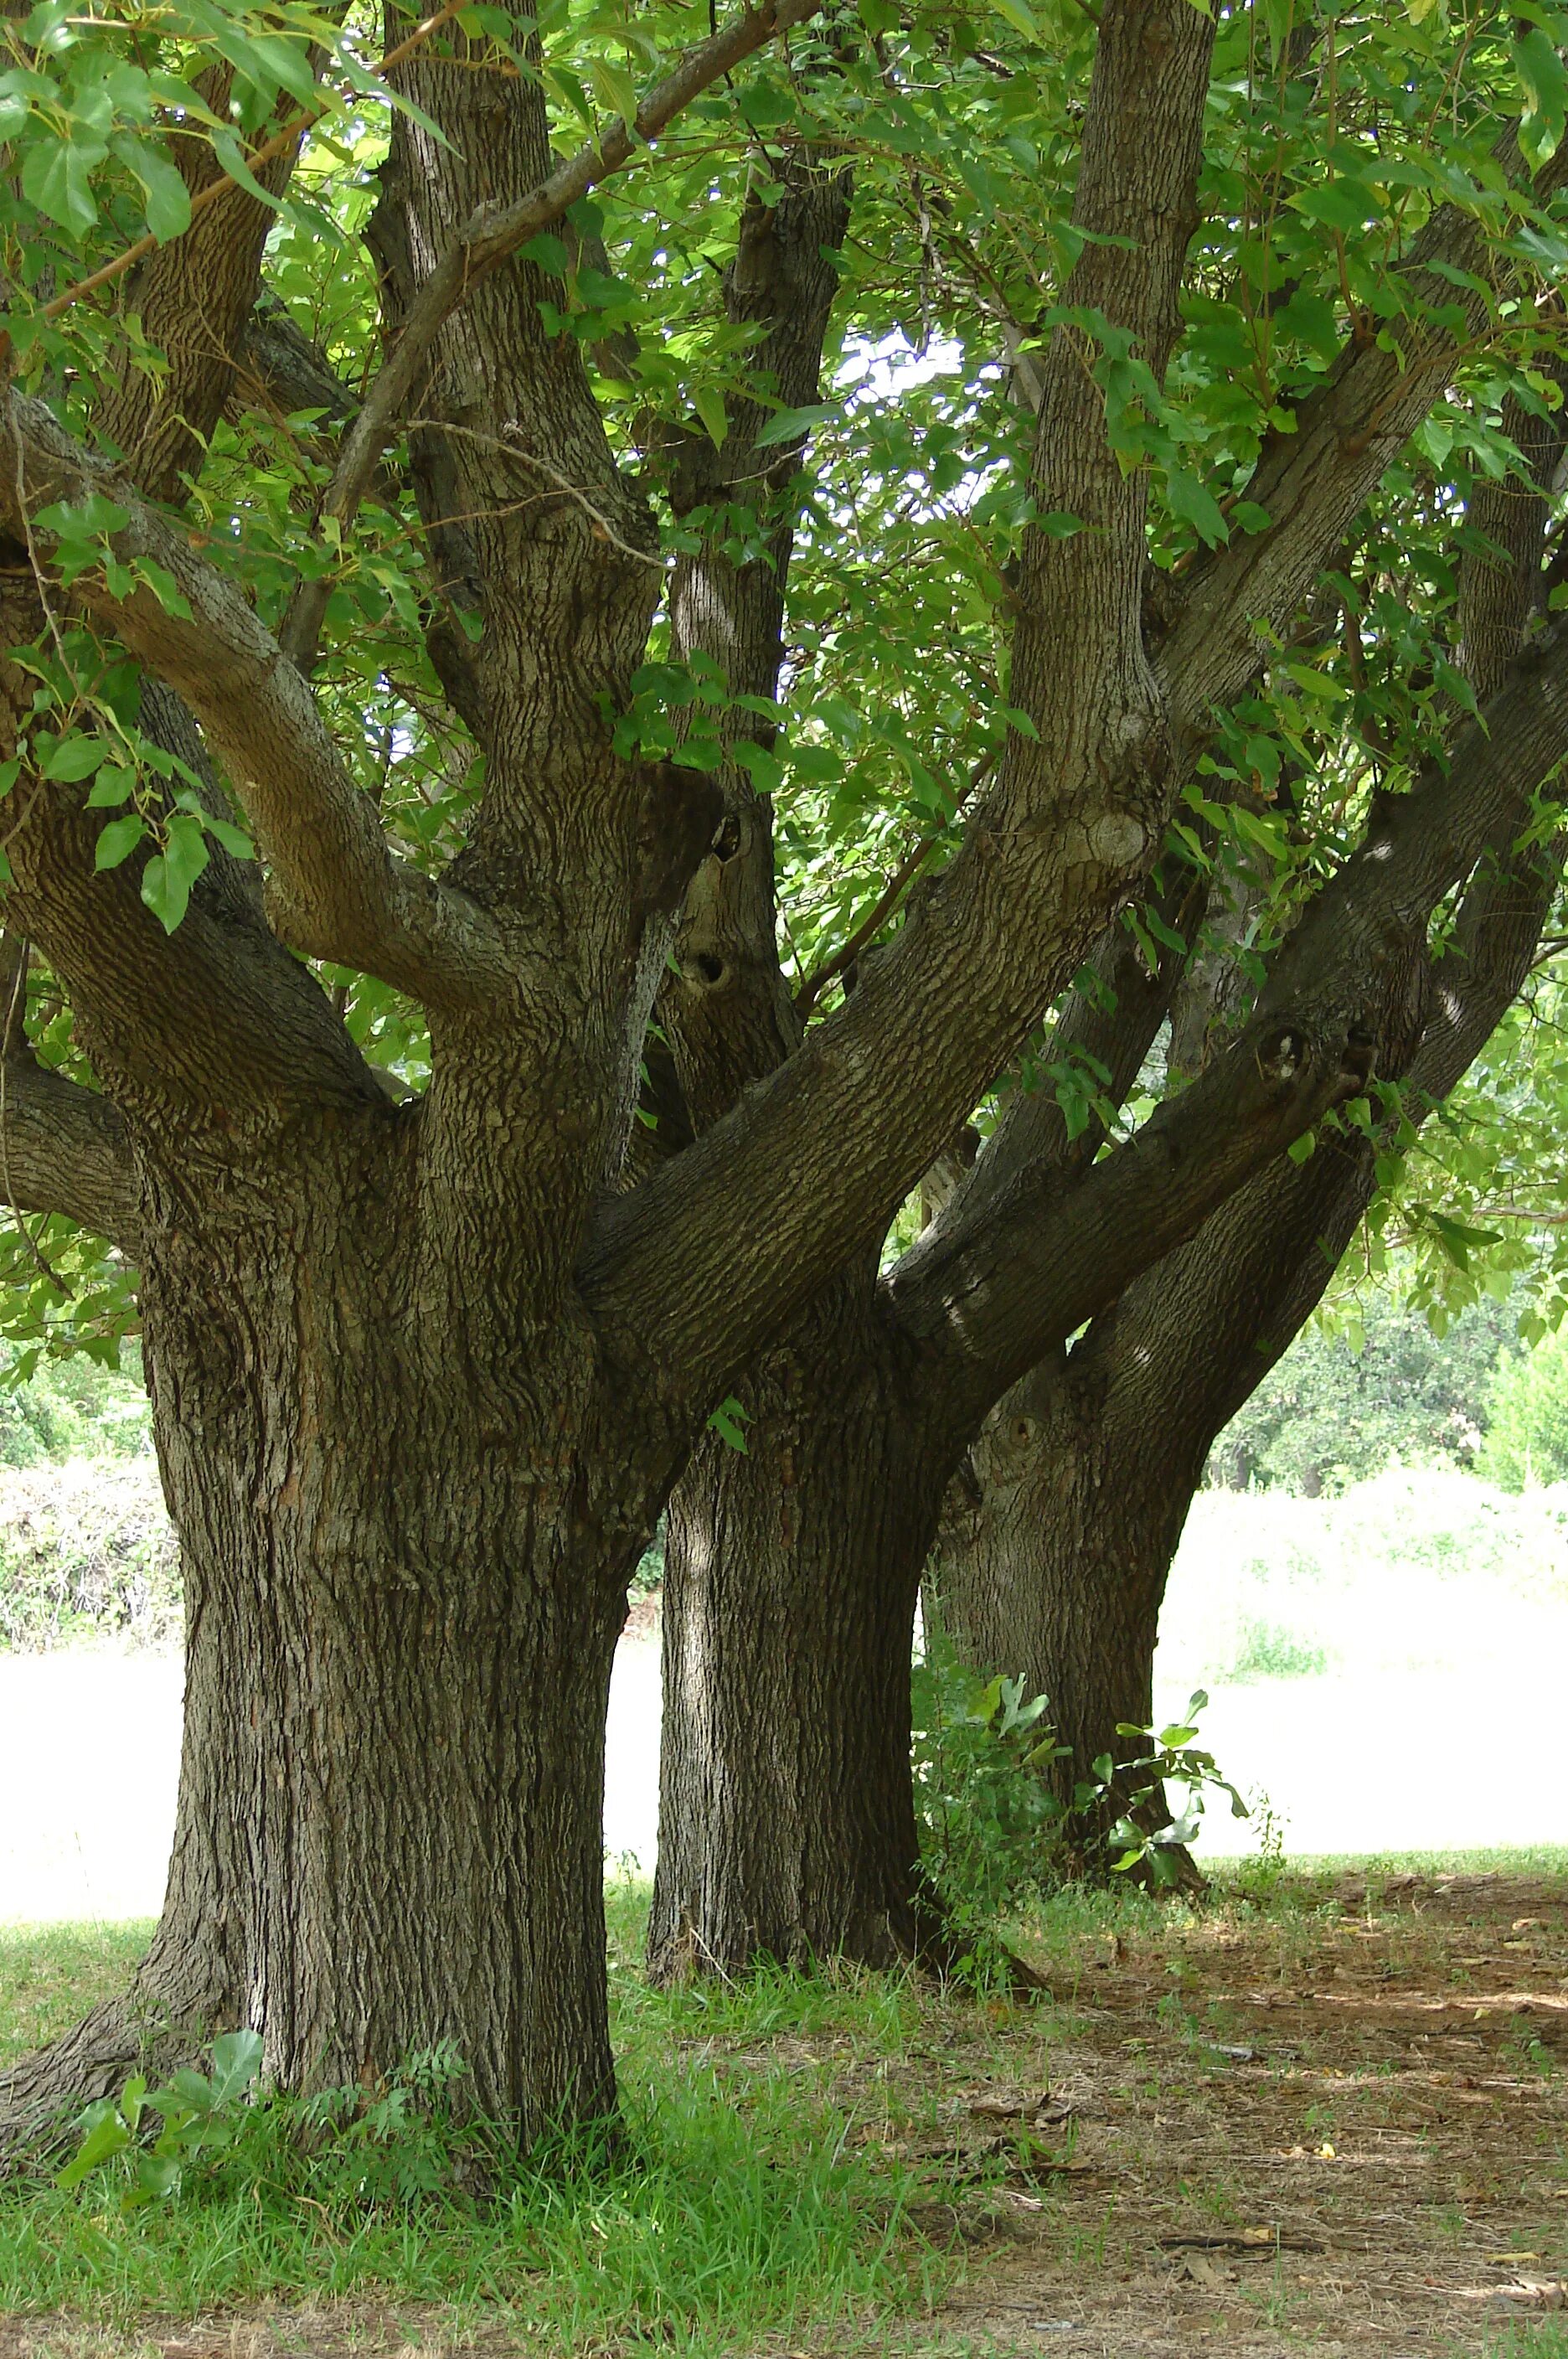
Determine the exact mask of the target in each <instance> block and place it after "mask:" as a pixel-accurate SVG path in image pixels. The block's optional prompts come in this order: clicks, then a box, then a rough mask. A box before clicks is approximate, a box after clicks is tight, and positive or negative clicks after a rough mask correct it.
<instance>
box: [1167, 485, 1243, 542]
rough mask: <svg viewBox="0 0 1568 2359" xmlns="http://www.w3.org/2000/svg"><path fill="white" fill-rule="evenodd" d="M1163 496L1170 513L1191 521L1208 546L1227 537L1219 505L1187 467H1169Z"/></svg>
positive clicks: (1227, 533) (1228, 529)
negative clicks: (1169, 507) (1169, 470)
mask: <svg viewBox="0 0 1568 2359" xmlns="http://www.w3.org/2000/svg"><path fill="white" fill-rule="evenodd" d="M1165 496H1166V498H1167V500H1168V501H1169V503H1170V506H1171V515H1172V516H1181V518H1182V519H1183V521H1184V522H1185V523H1187V524H1190V525H1191V526H1192V528H1193V530H1194V531H1195V532H1196V534H1197V536H1198V538H1199V539H1200V540H1203V541H1206V542H1207V544H1208V546H1209V547H1210V548H1211V549H1217V548H1218V547H1219V546H1220V544H1221V543H1222V541H1226V540H1228V539H1229V538H1230V527H1229V526H1228V525H1227V524H1226V522H1225V517H1224V516H1222V515H1221V513H1220V504H1219V502H1218V501H1217V500H1216V499H1215V497H1214V494H1213V492H1211V491H1210V490H1209V488H1208V485H1207V484H1203V483H1200V481H1199V479H1198V477H1197V476H1196V475H1194V474H1193V473H1192V472H1191V470H1190V469H1189V468H1186V467H1172V468H1171V472H1170V473H1169V475H1168V476H1167V477H1166V483H1165Z"/></svg>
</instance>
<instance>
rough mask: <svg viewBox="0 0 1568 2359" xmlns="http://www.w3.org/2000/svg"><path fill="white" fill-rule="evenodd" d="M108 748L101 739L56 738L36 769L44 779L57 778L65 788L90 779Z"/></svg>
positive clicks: (80, 736) (101, 764) (75, 736)
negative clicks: (84, 779)
mask: <svg viewBox="0 0 1568 2359" xmlns="http://www.w3.org/2000/svg"><path fill="white" fill-rule="evenodd" d="M108 751H109V748H108V747H107V745H104V743H103V739H102V737H86V736H82V735H80V734H78V735H72V736H70V737H57V738H55V739H54V741H53V742H52V744H51V745H49V749H48V751H47V752H46V753H45V755H44V757H43V759H42V761H41V762H40V763H39V765H38V767H39V768H40V770H41V771H42V772H43V774H44V777H46V778H59V779H60V781H61V783H62V784H64V785H67V786H73V785H75V784H76V783H77V782H78V781H79V780H80V779H82V778H90V777H92V776H93V771H94V770H96V769H99V768H101V767H102V766H103V757H104V756H105V755H106V754H107V753H108Z"/></svg>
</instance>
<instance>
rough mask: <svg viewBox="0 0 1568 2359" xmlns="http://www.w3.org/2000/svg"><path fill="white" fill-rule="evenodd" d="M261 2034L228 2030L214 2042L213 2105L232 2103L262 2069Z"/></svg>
mask: <svg viewBox="0 0 1568 2359" xmlns="http://www.w3.org/2000/svg"><path fill="white" fill-rule="evenodd" d="M261 2048H262V2042H261V2034H260V2032H259V2031H251V2030H249V2029H246V2030H245V2031H225V2032H224V2033H223V2035H222V2037H221V2038H217V2039H214V2040H213V2042H212V2103H213V2104H214V2105H215V2106H216V2105H227V2104H233V2103H234V2099H235V2098H236V2097H237V2096H239V2095H240V2094H241V2093H242V2092H243V2091H244V2090H245V2089H248V2088H249V2086H250V2084H251V2082H253V2081H254V2080H255V2078H256V2074H257V2073H258V2072H259V2071H260V2070H261Z"/></svg>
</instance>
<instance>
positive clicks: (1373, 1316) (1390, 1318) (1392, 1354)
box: [1203, 1292, 1518, 1495]
mask: <svg viewBox="0 0 1568 2359" xmlns="http://www.w3.org/2000/svg"><path fill="white" fill-rule="evenodd" d="M1517 1330H1518V1310H1517V1308H1515V1307H1513V1306H1511V1305H1510V1304H1509V1303H1508V1302H1497V1301H1494V1300H1492V1299H1483V1300H1481V1301H1480V1302H1477V1303H1475V1304H1473V1305H1471V1306H1470V1307H1469V1308H1468V1309H1467V1310H1463V1311H1461V1312H1460V1314H1459V1316H1458V1317H1457V1318H1456V1319H1455V1320H1454V1323H1453V1325H1452V1326H1451V1327H1450V1328H1449V1329H1448V1331H1447V1332H1446V1333H1445V1334H1443V1335H1441V1336H1440V1335H1436V1334H1434V1333H1433V1332H1432V1327H1431V1325H1430V1324H1429V1322H1428V1321H1427V1320H1426V1319H1425V1317H1424V1316H1423V1315H1422V1314H1421V1311H1419V1310H1415V1309H1414V1308H1412V1306H1411V1305H1410V1303H1409V1302H1408V1301H1405V1300H1403V1299H1390V1298H1389V1297H1388V1295H1386V1294H1378V1293H1376V1292H1368V1293H1367V1294H1366V1295H1364V1296H1363V1298H1362V1299H1361V1302H1360V1306H1359V1313H1358V1331H1359V1332H1358V1338H1357V1339H1353V1338H1351V1337H1349V1336H1347V1335H1346V1334H1345V1332H1344V1331H1343V1329H1341V1328H1338V1327H1328V1328H1323V1327H1319V1326H1310V1327H1308V1328H1307V1329H1305V1330H1304V1331H1303V1332H1302V1333H1301V1334H1300V1335H1299V1336H1298V1337H1297V1338H1296V1341H1295V1342H1294V1343H1292V1344H1291V1345H1290V1350H1289V1351H1288V1352H1287V1353H1285V1354H1284V1356H1283V1358H1281V1359H1279V1361H1277V1362H1276V1363H1275V1364H1274V1366H1273V1367H1272V1368H1271V1369H1270V1370H1269V1373H1268V1375H1265V1377H1264V1378H1263V1381H1262V1383H1261V1384H1260V1385H1259V1386H1258V1390H1257V1391H1256V1392H1255V1393H1254V1394H1253V1396H1252V1397H1251V1399H1250V1400H1249V1401H1248V1402H1247V1406H1246V1408H1244V1409H1243V1410H1242V1411H1241V1413H1240V1414H1239V1416H1237V1417H1234V1418H1233V1419H1231V1421H1230V1423H1229V1424H1228V1425H1227V1426H1226V1427H1225V1430H1224V1432H1223V1433H1221V1435H1220V1436H1219V1439H1218V1440H1216V1441H1215V1443H1214V1450H1213V1451H1212V1452H1211V1454H1210V1458H1209V1462H1208V1465H1207V1467H1206V1468H1205V1470H1204V1477H1203V1479H1204V1481H1205V1483H1207V1484H1223V1485H1225V1486H1226V1487H1227V1488H1230V1489H1233V1490H1245V1489H1246V1488H1247V1485H1248V1484H1265V1485H1266V1484H1281V1485H1283V1486H1284V1487H1285V1488H1287V1489H1290V1490H1298V1491H1304V1492H1306V1493H1308V1494H1309V1495H1312V1494H1315V1493H1317V1492H1319V1491H1321V1490H1324V1489H1336V1488H1338V1487H1340V1486H1341V1485H1343V1484H1345V1483H1354V1482H1356V1481H1359V1480H1360V1478H1361V1477H1362V1476H1364V1475H1367V1474H1374V1473H1377V1470H1378V1469H1379V1467H1382V1466H1386V1465H1387V1464H1388V1461H1389V1460H1390V1459H1392V1458H1406V1459H1421V1458H1443V1459H1448V1460H1450V1461H1452V1462H1454V1464H1456V1465H1460V1466H1469V1465H1472V1464H1474V1463H1475V1453H1476V1451H1477V1450H1478V1449H1479V1448H1480V1446H1481V1438H1482V1435H1483V1433H1484V1431H1485V1430H1486V1419H1487V1414H1488V1400H1489V1397H1490V1391H1491V1386H1492V1382H1493V1375H1494V1371H1495V1369H1496V1367H1497V1357H1498V1354H1499V1353H1500V1352H1501V1351H1502V1350H1503V1349H1504V1347H1505V1346H1506V1345H1507V1344H1508V1343H1509V1342H1511V1341H1514V1340H1515V1339H1516V1337H1517Z"/></svg>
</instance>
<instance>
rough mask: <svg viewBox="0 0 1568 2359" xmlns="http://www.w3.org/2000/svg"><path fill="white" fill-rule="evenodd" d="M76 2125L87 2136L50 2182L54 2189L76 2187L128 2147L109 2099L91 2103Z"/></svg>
mask: <svg viewBox="0 0 1568 2359" xmlns="http://www.w3.org/2000/svg"><path fill="white" fill-rule="evenodd" d="M80 2126H81V2127H82V2128H83V2129H84V2130H85V2131H86V2133H87V2135H86V2136H85V2137H84V2138H83V2139H82V2144H81V2145H80V2146H79V2147H77V2149H76V2152H75V2153H74V2154H73V2155H72V2157H71V2160H70V2161H69V2162H68V2163H67V2164H66V2166H65V2169H63V2170H62V2171H60V2174H59V2176H58V2177H57V2178H56V2180H55V2182H54V2183H55V2185H56V2186H57V2187H75V2186H77V2185H78V2184H79V2183H80V2182H81V2181H82V2180H84V2179H85V2178H86V2177H87V2175H88V2173H89V2172H90V2171H93V2170H96V2169H98V2168H99V2166H100V2165H101V2164H103V2163H105V2162H110V2161H112V2160H113V2159H114V2156H115V2155H117V2154H124V2152H125V2148H126V2147H128V2146H129V2145H130V2142H131V2134H130V2131H129V2130H128V2129H127V2128H126V2127H125V2123H124V2122H123V2121H122V2120H121V2119H120V2114H119V2109H118V2107H117V2106H116V2105H115V2104H114V2100H113V2099H112V2098H109V2097H100V2098H99V2099H98V2101H97V2103H96V2104H92V2105H89V2106H88V2108H87V2111H86V2112H85V2113H84V2114H82V2121H81V2125H80Z"/></svg>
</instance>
